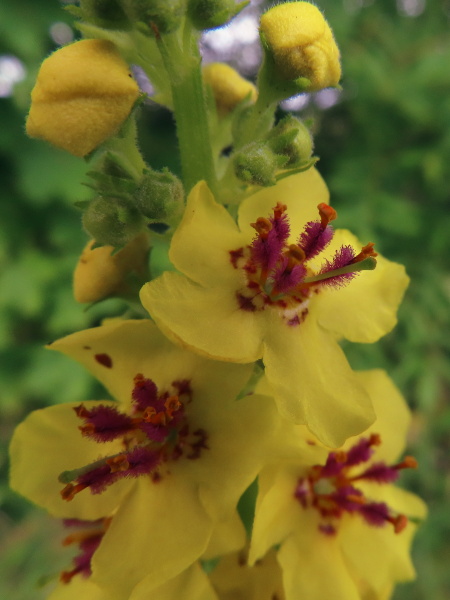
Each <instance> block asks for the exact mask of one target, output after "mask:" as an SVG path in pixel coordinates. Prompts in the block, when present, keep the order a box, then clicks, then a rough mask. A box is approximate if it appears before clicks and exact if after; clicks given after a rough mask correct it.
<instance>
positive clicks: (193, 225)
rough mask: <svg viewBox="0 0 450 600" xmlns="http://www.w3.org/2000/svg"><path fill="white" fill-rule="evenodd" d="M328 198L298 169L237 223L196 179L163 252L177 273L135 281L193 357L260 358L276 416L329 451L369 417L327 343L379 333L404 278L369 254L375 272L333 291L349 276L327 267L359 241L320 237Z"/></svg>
mask: <svg viewBox="0 0 450 600" xmlns="http://www.w3.org/2000/svg"><path fill="white" fill-rule="evenodd" d="M327 200H328V190H327V188H326V186H325V184H324V182H323V180H322V179H321V177H320V175H319V174H318V173H317V171H316V170H315V169H309V170H308V171H305V172H303V173H300V174H297V175H294V176H292V177H287V178H285V179H283V180H281V181H280V182H279V183H278V184H277V185H275V186H273V187H271V188H268V189H264V190H261V191H259V192H257V193H256V194H254V195H252V196H250V197H249V198H247V199H246V200H244V202H243V203H242V204H241V206H240V209H239V217H238V226H237V225H236V223H235V221H234V220H233V219H232V217H231V216H230V215H229V213H228V212H227V211H226V209H225V208H224V207H223V206H221V205H219V204H218V203H216V202H215V200H214V198H213V197H212V195H211V193H210V192H209V190H208V188H207V186H206V185H205V184H204V183H199V184H198V185H197V186H196V187H195V188H194V189H193V190H192V192H191V194H190V196H189V198H188V202H187V207H186V212H185V215H184V218H183V220H182V222H181V224H180V226H179V228H178V229H177V231H176V232H175V234H174V237H173V240H172V245H171V248H170V258H171V260H172V262H173V264H174V265H175V267H176V268H177V270H178V271H180V272H181V273H182V274H184V276H183V275H182V274H179V273H175V272H166V273H164V274H163V275H162V276H161V277H160V278H158V279H155V280H154V281H151V282H150V283H147V284H146V285H145V286H144V287H143V288H142V290H141V301H142V303H143V305H144V306H145V307H146V309H147V310H148V311H149V313H150V314H151V315H152V317H153V318H154V319H155V321H156V322H157V323H158V325H159V326H160V327H162V328H163V330H164V331H165V332H166V334H167V335H170V336H171V337H172V339H175V340H178V341H180V342H181V343H182V344H184V345H185V346H187V347H189V348H190V349H193V350H194V351H195V352H198V353H200V354H203V355H205V356H209V357H213V358H216V359H220V360H227V361H233V362H241V363H246V362H252V361H255V360H258V359H261V358H262V359H263V361H264V365H265V368H266V375H267V378H268V380H269V382H270V385H271V386H272V387H273V395H274V396H275V398H276V401H277V403H278V406H279V409H280V410H281V412H282V414H283V415H284V416H286V417H287V418H289V419H292V420H294V421H295V422H297V423H302V424H306V425H307V426H308V427H309V428H310V429H311V431H312V432H313V433H314V434H315V435H316V436H317V437H318V438H319V439H320V440H321V441H322V442H323V443H325V444H326V445H328V446H330V447H337V446H339V445H341V444H342V443H343V442H344V441H345V439H346V438H348V437H350V436H352V435H356V434H357V433H360V432H361V431H363V430H364V429H366V428H367V427H368V426H369V425H370V423H372V421H373V419H374V414H373V411H372V407H371V403H370V399H369V397H368V396H367V393H366V392H365V390H364V389H363V388H362V387H361V385H360V383H359V381H358V380H357V379H356V378H355V376H354V373H353V371H352V370H351V368H350V366H349V364H348V362H347V360H346V358H345V355H344V353H343V351H342V350H341V348H340V346H339V343H338V339H339V338H341V337H345V338H347V339H349V340H350V341H353V342H374V341H376V340H377V339H379V338H380V337H381V336H382V335H384V334H386V333H387V332H388V331H390V330H391V329H392V327H393V326H394V325H395V323H396V314H395V313H396V309H397V307H398V304H399V302H400V301H401V298H402V296H403V293H404V290H405V288H406V286H407V283H408V277H407V276H406V274H405V271H404V268H403V267H402V266H401V265H397V264H395V263H391V262H389V261H388V260H386V259H385V258H383V257H379V258H378V265H377V268H376V270H375V271H371V272H367V271H365V272H361V273H359V274H358V275H357V276H356V277H355V279H354V280H353V281H350V282H349V283H348V285H347V286H346V287H340V286H341V285H343V284H345V283H347V282H348V281H347V279H346V278H351V277H353V275H352V274H350V273H348V272H347V273H346V274H345V275H341V276H336V277H334V276H333V273H337V270H338V269H337V270H336V271H335V270H334V268H335V266H339V265H341V263H348V264H347V267H345V268H344V270H345V269H350V270H354V271H357V270H358V269H359V266H358V260H359V259H358V257H359V256H360V255H357V256H355V253H354V252H353V250H352V249H351V248H352V247H354V248H358V247H360V245H359V242H358V240H357V239H356V238H355V237H354V236H353V235H352V234H351V233H349V232H348V231H344V230H338V231H336V232H335V234H334V237H333V238H332V239H331V237H332V235H333V232H332V230H331V228H330V226H329V225H326V222H327V220H328V218H329V217H330V215H331V212H329V213H328V217H327V214H325V213H327V211H328V210H329V211H332V209H331V208H330V207H328V208H327V209H324V207H326V206H327V205H326V204H325V202H326V201H327ZM318 204H319V205H320V206H322V205H323V206H322V209H321V210H322V214H323V217H321V220H320V221H318V220H317V217H318V209H317V206H318ZM274 207H275V208H274ZM286 207H287V208H286ZM285 208H286V210H285ZM323 210H325V212H323ZM271 215H272V216H271ZM322 220H323V223H322ZM252 224H253V226H254V227H252ZM289 224H290V233H289ZM254 228H256V229H257V234H256V237H255V230H254ZM302 230H303V233H302ZM286 236H287V239H286ZM252 238H253V241H252ZM327 244H328V247H327V252H329V254H328V260H327V259H326V258H325V259H324V258H322V255H323V249H324V248H325V246H326V245H327ZM370 248H371V247H370V245H369V246H368V247H366V248H365V251H366V252H368V251H370ZM356 252H357V250H356ZM347 253H348V256H347ZM362 254H364V252H363V253H362ZM351 257H353V258H351ZM370 260H373V259H370ZM361 264H362V262H361ZM317 273H319V275H318V276H315V277H310V275H314V274H317ZM320 273H322V275H320ZM320 277H323V278H324V279H322V280H321V281H317V278H319V279H320ZM328 277H329V279H327V278H328ZM314 280H315V281H314ZM335 288H339V289H335Z"/></svg>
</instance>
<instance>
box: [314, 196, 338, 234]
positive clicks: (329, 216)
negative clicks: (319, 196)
mask: <svg viewBox="0 0 450 600" xmlns="http://www.w3.org/2000/svg"><path fill="white" fill-rule="evenodd" d="M317 208H318V209H319V215H320V224H321V225H322V228H323V229H325V227H326V226H327V225H328V223H329V222H330V221H334V220H335V219H336V218H337V212H336V211H335V210H334V208H332V207H331V206H330V205H329V204H325V202H321V203H320V204H318V205H317Z"/></svg>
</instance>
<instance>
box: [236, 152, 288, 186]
mask: <svg viewBox="0 0 450 600" xmlns="http://www.w3.org/2000/svg"><path fill="white" fill-rule="evenodd" d="M287 160H288V159H287V158H286V157H284V156H278V155H277V154H275V153H274V152H273V151H272V150H271V149H270V148H269V146H268V145H267V144H264V143H261V142H252V143H251V144H248V145H247V146H244V148H242V150H240V151H239V152H237V153H236V154H235V155H234V156H233V166H234V174H235V175H236V177H237V178H238V179H240V180H241V181H243V182H245V183H247V184H251V185H262V186H269V185H275V184H276V179H275V175H276V173H277V171H278V170H279V169H280V168H281V167H283V166H284V165H285V164H286V162H287Z"/></svg>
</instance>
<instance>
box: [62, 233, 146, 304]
mask: <svg viewBox="0 0 450 600" xmlns="http://www.w3.org/2000/svg"><path fill="white" fill-rule="evenodd" d="M94 243H95V240H91V241H90V242H88V243H87V244H86V247H85V248H84V250H83V252H82V253H81V256H80V258H79V260H78V264H77V266H76V267H75V271H74V274H73V293H74V296H75V300H76V301H77V302H97V301H98V300H102V299H103V298H107V297H108V296H112V295H113V294H117V293H121V294H122V295H124V294H126V293H127V292H128V291H130V282H129V281H127V277H133V276H134V277H136V276H137V277H138V278H139V279H140V280H141V281H145V279H144V277H145V275H146V274H147V257H148V250H149V239H148V235H147V234H145V233H142V234H140V235H138V236H137V237H135V238H134V239H133V240H132V241H131V242H129V243H128V244H127V245H126V246H124V248H122V249H121V250H119V252H116V253H115V254H113V252H114V248H113V247H112V246H101V247H99V248H94V249H92V246H93V245H94Z"/></svg>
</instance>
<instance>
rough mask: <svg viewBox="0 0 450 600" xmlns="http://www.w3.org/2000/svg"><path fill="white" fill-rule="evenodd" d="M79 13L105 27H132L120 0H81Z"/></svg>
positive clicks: (89, 20)
mask: <svg viewBox="0 0 450 600" xmlns="http://www.w3.org/2000/svg"><path fill="white" fill-rule="evenodd" d="M77 10H79V14H80V17H81V18H82V19H83V21H88V22H89V23H92V24H93V25H97V26H98V27H103V28H104V29H116V30H120V29H122V30H126V29H130V28H131V23H130V21H129V20H128V18H127V16H126V14H125V12H124V10H123V8H122V5H121V2H120V0H80V9H77Z"/></svg>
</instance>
